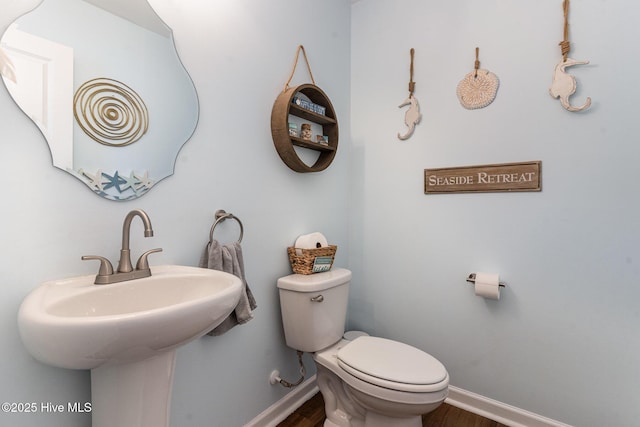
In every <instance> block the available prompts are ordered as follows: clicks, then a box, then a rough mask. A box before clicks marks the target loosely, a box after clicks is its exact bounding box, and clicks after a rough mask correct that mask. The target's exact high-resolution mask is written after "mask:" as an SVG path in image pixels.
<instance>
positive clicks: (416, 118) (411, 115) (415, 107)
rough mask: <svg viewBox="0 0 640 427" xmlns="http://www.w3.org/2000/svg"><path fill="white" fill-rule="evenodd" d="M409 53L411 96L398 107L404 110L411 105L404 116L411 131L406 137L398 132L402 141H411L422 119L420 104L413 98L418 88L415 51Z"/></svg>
mask: <svg viewBox="0 0 640 427" xmlns="http://www.w3.org/2000/svg"><path fill="white" fill-rule="evenodd" d="M409 53H410V54H411V66H410V68H409V96H408V97H407V99H405V100H404V101H403V102H402V104H400V105H399V106H398V108H402V107H406V106H407V105H409V109H408V110H407V112H406V113H405V114H404V123H405V124H406V125H407V127H408V128H409V129H408V130H407V132H406V133H405V134H404V135H401V134H400V132H398V139H400V140H402V141H404V140H406V139H409V137H411V135H413V131H414V130H415V128H416V125H417V124H418V123H420V119H421V118H422V114H420V104H418V100H417V99H416V97H415V96H413V91H414V90H415V87H416V84H415V82H414V81H413V55H414V53H415V50H414V49H413V48H411V50H410V51H409Z"/></svg>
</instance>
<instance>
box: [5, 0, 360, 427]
mask: <svg viewBox="0 0 640 427" xmlns="http://www.w3.org/2000/svg"><path fill="white" fill-rule="evenodd" d="M37 3H38V2H37V1H36V0H30V1H23V2H15V1H11V0H0V11H1V12H0V31H4V29H5V28H6V27H7V26H8V25H9V23H10V22H12V21H13V20H14V19H15V18H16V17H17V16H19V15H20V14H22V13H24V12H26V11H27V10H29V9H30V8H32V7H34V6H35V5H36V4H37ZM151 3H152V5H153V6H154V7H155V8H156V9H157V11H158V13H159V14H160V15H161V17H162V18H164V19H165V20H166V21H167V23H169V24H170V25H171V26H172V27H173V28H174V30H175V37H176V43H177V45H178V46H177V47H178V50H179V52H180V55H181V57H182V60H183V62H184V64H185V66H186V68H187V69H188V70H189V72H190V74H191V77H192V78H193V80H194V83H195V86H196V88H197V90H198V95H199V100H200V109H201V114H200V122H199V125H198V128H197V130H196V132H195V134H194V136H193V138H192V139H191V140H190V141H189V142H188V143H187V144H186V145H185V147H184V148H183V149H182V151H181V152H180V154H179V157H178V159H177V162H176V170H175V175H174V176H172V177H170V178H168V179H167V180H165V181H163V182H161V183H159V184H158V185H157V187H155V188H154V189H152V190H151V191H150V192H149V193H148V194H147V195H145V196H144V197H142V198H140V199H138V200H136V201H134V202H120V203H119V202H112V201H106V200H103V199H101V198H99V197H97V196H95V195H94V194H92V193H91V191H90V190H89V189H88V188H87V187H86V186H85V185H84V184H82V183H81V182H80V181H78V180H77V179H76V178H74V177H72V176H71V175H69V174H67V173H65V172H62V171H60V170H58V169H55V168H53V167H52V166H51V158H50V154H49V152H48V149H47V145H46V143H45V141H44V139H43V138H42V136H41V135H40V133H39V131H38V130H37V128H36V126H35V125H34V124H33V123H32V122H31V121H30V120H29V119H28V118H27V117H26V116H25V115H24V114H23V113H22V112H21V111H20V110H19V109H18V108H17V107H16V106H15V104H14V103H13V101H12V100H11V98H10V97H9V95H8V94H7V92H6V90H5V89H4V87H2V88H0V117H1V119H0V158H2V159H3V161H2V165H3V167H2V170H1V171H0V176H1V177H2V181H3V190H4V193H3V200H4V201H3V203H2V210H1V211H0V218H1V219H2V226H0V242H2V245H1V246H0V258H1V259H2V261H1V262H0V275H1V277H2V282H3V284H2V286H0V331H2V332H1V335H0V336H2V338H3V344H2V351H1V352H0V378H2V381H0V401H2V402H5V401H8V402H38V404H39V403H40V402H53V403H63V404H66V402H76V401H79V402H86V401H88V400H89V399H90V388H89V387H90V382H89V375H88V373H87V372H83V371H69V370H63V369H56V368H51V367H48V366H45V365H42V364H40V363H38V362H36V361H35V360H34V359H33V358H31V356H29V355H28V354H27V352H26V351H25V349H24V348H23V346H22V344H21V342H20V338H19V336H18V330H17V324H16V314H17V310H18V307H19V305H20V302H21V300H22V298H24V296H25V295H26V294H27V293H28V292H29V291H30V290H31V289H33V288H34V287H35V286H37V285H38V284H39V283H40V282H42V281H44V280H48V279H54V278H62V277H68V276H73V275H78V274H91V273H94V272H96V271H97V265H95V263H93V262H91V263H85V262H82V261H81V260H80V256H81V255H84V254H101V255H104V256H107V257H109V258H110V259H111V260H112V261H115V260H117V257H118V249H119V247H120V243H121V242H120V240H121V227H122V220H123V219H124V216H125V215H126V213H127V212H128V211H129V210H131V209H134V208H142V209H144V210H146V211H147V212H148V213H149V215H150V217H151V220H152V223H153V226H154V229H155V237H153V238H148V239H145V238H143V237H142V228H141V225H140V224H138V223H137V222H134V224H133V227H132V228H133V232H132V237H131V239H132V240H131V245H132V250H133V252H134V256H137V255H136V254H137V253H140V252H141V251H142V250H146V249H150V248H154V247H162V248H164V252H162V253H159V254H154V256H153V257H152V260H151V262H152V263H153V264H164V263H167V264H169V263H178V264H186V265H196V264H197V263H198V260H199V257H200V254H201V251H202V250H203V248H204V245H205V243H206V241H207V239H208V234H209V229H210V227H211V224H212V223H213V214H214V212H215V211H216V210H217V209H226V210H227V211H230V212H233V213H235V214H236V215H237V216H238V217H240V218H241V219H242V221H243V223H244V226H245V237H244V241H243V248H244V252H245V263H246V268H247V272H246V275H247V279H248V281H249V284H250V286H251V288H252V290H253V292H254V295H255V297H256V299H257V302H258V305H259V307H258V309H257V311H256V313H255V316H256V317H255V319H254V320H252V321H251V322H249V323H248V324H247V325H245V326H242V327H238V328H235V329H234V330H232V331H231V332H229V333H228V334H227V335H224V336H222V337H217V338H212V337H205V338H202V339H199V340H197V341H195V342H193V343H190V344H189V345H187V346H185V347H184V348H182V349H181V350H179V352H178V358H177V367H176V376H175V384H174V390H173V393H174V395H173V404H172V416H171V422H172V425H175V426H180V427H188V426H194V427H204V426H207V427H234V426H241V425H243V424H244V423H245V422H247V421H249V420H250V419H252V418H253V417H254V416H256V415H257V414H258V413H260V412H261V411H262V410H264V409H266V408H267V407H269V406H270V405H271V404H272V403H273V402H275V401H277V400H279V399H280V398H281V397H282V396H284V395H285V394H286V393H287V391H288V390H285V389H283V388H282V387H279V386H278V387H275V386H271V385H270V384H269V383H268V377H269V373H270V372H271V370H272V369H279V370H280V371H281V373H282V376H283V377H285V378H287V379H295V378H297V376H298V367H297V362H296V355H295V352H294V351H293V350H291V349H288V348H287V347H286V346H285V344H284V337H283V334H282V328H281V322H280V311H279V302H278V294H277V291H276V287H275V282H276V279H277V278H278V277H280V276H283V275H286V274H289V273H290V268H289V263H288V259H287V256H286V247H287V246H288V245H291V244H292V243H293V241H294V240H295V238H296V237H297V236H298V235H299V234H302V233H306V232H312V231H316V230H320V231H322V232H324V233H325V234H326V236H327V237H328V239H329V240H330V241H331V242H332V243H334V244H337V245H338V247H339V249H338V255H337V260H336V263H337V264H338V265H341V266H346V265H347V255H348V252H349V248H348V241H347V238H348V228H347V226H348V218H347V213H348V208H347V206H348V191H347V189H346V186H347V184H348V182H349V134H350V129H349V122H350V111H349V96H350V94H349V79H350V73H349V67H350V45H349V39H350V32H349V27H350V21H349V17H350V7H351V6H350V4H349V3H348V2H346V1H345V0H331V1H323V2H317V1H312V0H304V1H291V0H273V1H269V2H262V1H255V0H218V1H209V0H206V1H204V0H202V1H197V0H196V1H189V2H175V1H171V0H153V1H151ZM298 44H303V45H304V46H305V47H306V49H307V52H308V54H309V60H310V61H311V66H312V70H313V72H314V77H315V79H316V83H317V84H318V85H319V86H320V87H322V89H323V90H324V91H325V92H326V93H327V94H328V95H329V97H330V98H331V100H332V103H333V106H334V108H335V110H336V112H337V115H338V117H339V120H340V132H341V136H342V138H343V139H342V140H341V143H340V147H339V151H338V155H337V156H336V159H335V160H334V162H333V163H332V165H331V166H330V167H329V169H327V170H326V171H324V172H321V173H317V174H298V173H295V172H293V171H291V170H290V169H288V168H287V167H286V166H285V165H284V163H283V162H282V161H281V160H280V158H279V157H278V155H277V153H276V151H275V149H274V147H273V142H272V140H271V131H270V115H271V108H272V105H273V102H274V100H275V99H276V97H277V95H278V94H279V93H280V91H281V90H282V88H283V86H284V83H285V81H286V79H287V77H288V75H289V72H290V70H291V67H292V65H293V58H294V55H295V52H296V47H297V46H298ZM307 81H308V77H307V74H306V70H305V67H304V64H303V62H301V63H300V67H299V71H298V73H296V78H295V80H294V84H296V83H305V82H307ZM136 221H137V220H136ZM236 232H237V228H235V227H234V225H233V224H232V223H225V224H223V225H221V226H220V227H219V229H217V230H216V237H218V238H220V239H221V240H231V239H235V238H236ZM218 233H219V234H218ZM306 362H307V366H308V368H309V370H310V371H311V373H313V369H312V366H311V361H310V359H309V358H308V357H306ZM0 425H12V426H18V427H27V426H30V427H31V426H33V427H42V426H44V425H46V426H51V427H56V426H60V427H87V426H89V425H90V418H89V417H88V416H86V415H75V414H55V415H44V414H4V413H0Z"/></svg>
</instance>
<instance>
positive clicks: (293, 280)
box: [278, 268, 351, 292]
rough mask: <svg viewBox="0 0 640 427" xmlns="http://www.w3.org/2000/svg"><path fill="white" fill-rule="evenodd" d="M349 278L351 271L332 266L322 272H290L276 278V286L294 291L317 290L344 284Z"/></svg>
mask: <svg viewBox="0 0 640 427" xmlns="http://www.w3.org/2000/svg"><path fill="white" fill-rule="evenodd" d="M350 280H351V271H350V270H347V269H346V268H334V269H332V270H329V271H325V272H323V273H315V274H291V275H289V276H285V277H281V278H279V279H278V288H280V289H286V290H289V291H296V292H317V291H322V290H325V289H329V288H333V287H335V286H339V285H344V284H345V283H348V282H349V281H350Z"/></svg>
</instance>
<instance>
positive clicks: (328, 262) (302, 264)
mask: <svg viewBox="0 0 640 427" xmlns="http://www.w3.org/2000/svg"><path fill="white" fill-rule="evenodd" d="M296 250H297V251H298V252H301V254H300V255H298V254H296ZM337 250H338V247H337V246H335V245H329V246H326V247H324V248H318V249H296V248H294V247H292V246H290V247H288V248H287V253H288V254H289V262H291V269H292V270H293V272H294V273H297V274H313V273H320V272H323V271H329V270H331V266H333V260H334V259H335V257H336V251H337Z"/></svg>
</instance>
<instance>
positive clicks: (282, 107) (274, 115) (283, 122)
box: [271, 84, 338, 173]
mask: <svg viewBox="0 0 640 427" xmlns="http://www.w3.org/2000/svg"><path fill="white" fill-rule="evenodd" d="M297 93H301V94H303V95H305V96H307V97H308V98H309V99H310V100H311V102H313V103H314V104H318V105H321V106H323V107H325V108H326V111H325V114H324V115H322V114H317V113H315V112H313V111H310V110H306V109H304V108H301V107H299V106H298V105H296V104H294V103H293V98H294V96H295V95H296V94H297ZM290 114H291V115H292V116H296V117H300V118H303V119H305V120H308V121H310V122H313V123H316V124H318V125H321V126H322V134H323V135H326V136H327V137H328V138H329V145H325V144H320V143H317V142H313V141H309V140H305V139H302V138H298V137H295V136H290V135H289V115H290ZM271 135H272V136H273V144H274V145H275V147H276V150H277V151H278V155H279V156H280V158H281V159H282V161H283V162H284V163H285V164H286V165H287V166H289V168H291V169H293V170H294V171H296V172H302V173H304V172H320V171H322V170H325V169H326V168H327V167H329V165H330V164H331V162H332V161H333V158H334V157H335V156H336V151H337V149H338V121H337V119H336V112H335V110H334V109H333V105H332V104H331V101H330V100H329V97H327V95H326V94H325V93H324V92H323V91H322V89H320V88H319V87H317V86H315V85H312V84H303V85H300V86H295V87H291V88H288V89H287V90H285V91H283V92H282V93H280V95H278V98H276V101H275V103H274V104H273V110H271ZM294 146H297V147H303V148H307V149H310V150H315V151H319V152H320V155H319V156H318V159H317V160H316V162H315V163H314V164H313V165H311V166H309V165H307V164H306V163H304V162H303V161H302V160H300V157H298V153H296V150H295V149H294Z"/></svg>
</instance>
